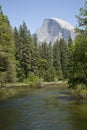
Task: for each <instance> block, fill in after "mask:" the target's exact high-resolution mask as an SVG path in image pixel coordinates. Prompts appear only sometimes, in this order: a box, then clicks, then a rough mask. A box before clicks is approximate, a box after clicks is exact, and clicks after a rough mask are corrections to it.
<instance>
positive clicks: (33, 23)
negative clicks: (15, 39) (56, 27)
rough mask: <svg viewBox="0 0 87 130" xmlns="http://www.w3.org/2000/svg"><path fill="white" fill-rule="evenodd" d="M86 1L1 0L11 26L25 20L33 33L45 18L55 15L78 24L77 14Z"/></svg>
mask: <svg viewBox="0 0 87 130" xmlns="http://www.w3.org/2000/svg"><path fill="white" fill-rule="evenodd" d="M84 3H85V0H0V4H1V5H2V9H3V12H4V14H6V15H7V16H8V18H9V20H10V23H11V26H12V27H14V26H16V27H19V26H20V24H22V22H23V21H25V22H26V24H27V26H28V28H29V29H30V32H31V33H34V32H35V31H36V29H37V28H38V27H40V26H41V25H42V23H43V20H44V19H49V18H53V17H56V18H60V19H63V20H65V21H67V22H69V23H70V24H72V25H73V26H76V25H77V19H76V17H75V15H78V14H79V9H80V7H83V5H84Z"/></svg>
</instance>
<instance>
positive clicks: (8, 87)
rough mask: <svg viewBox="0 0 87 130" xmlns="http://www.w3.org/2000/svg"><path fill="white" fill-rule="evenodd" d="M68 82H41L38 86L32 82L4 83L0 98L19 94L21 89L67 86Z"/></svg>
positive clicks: (0, 90) (0, 89)
mask: <svg viewBox="0 0 87 130" xmlns="http://www.w3.org/2000/svg"><path fill="white" fill-rule="evenodd" d="M67 86H68V84H67V82H66V81H57V82H41V83H39V84H38V86H36V87H35V86H34V87H33V86H31V85H30V84H24V83H14V84H13V83H11V84H4V86H3V87H1V88H0V99H4V100H5V99H8V98H12V97H14V96H16V95H18V94H19V93H20V92H21V91H24V90H26V89H27V90H28V91H29V90H33V89H40V88H63V87H64V88H65V87H66V88H67Z"/></svg>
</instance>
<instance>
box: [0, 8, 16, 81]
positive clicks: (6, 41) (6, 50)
mask: <svg viewBox="0 0 87 130" xmlns="http://www.w3.org/2000/svg"><path fill="white" fill-rule="evenodd" d="M14 52H15V47H14V38H13V31H12V28H11V26H10V22H9V20H8V18H7V16H5V15H4V14H3V13H2V9H1V7H0V76H1V79H2V80H5V82H15V81H16V71H15V57H14ZM3 82H4V81H3Z"/></svg>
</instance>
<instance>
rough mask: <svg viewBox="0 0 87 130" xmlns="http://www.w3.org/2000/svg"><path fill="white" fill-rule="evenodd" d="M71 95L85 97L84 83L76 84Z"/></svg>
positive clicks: (86, 93) (86, 91)
mask: <svg viewBox="0 0 87 130" xmlns="http://www.w3.org/2000/svg"><path fill="white" fill-rule="evenodd" d="M72 93H73V95H74V97H75V98H77V99H86V98H87V89H86V86H85V85H84V84H80V85H77V86H76V88H75V89H74V90H73V92H72Z"/></svg>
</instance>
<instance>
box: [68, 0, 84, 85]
mask: <svg viewBox="0 0 87 130" xmlns="http://www.w3.org/2000/svg"><path fill="white" fill-rule="evenodd" d="M76 17H77V19H78V27H77V28H76V31H77V37H76V40H75V45H73V46H72V47H73V48H72V53H71V54H72V59H73V60H72V64H71V62H69V66H70V67H69V70H70V71H71V72H73V76H72V75H71V74H72V73H71V74H70V73H69V83H70V85H72V86H73V87H75V86H76V85H77V84H80V83H83V84H85V85H86V86H87V1H86V2H85V5H84V7H82V8H80V13H79V15H78V16H76Z"/></svg>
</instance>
